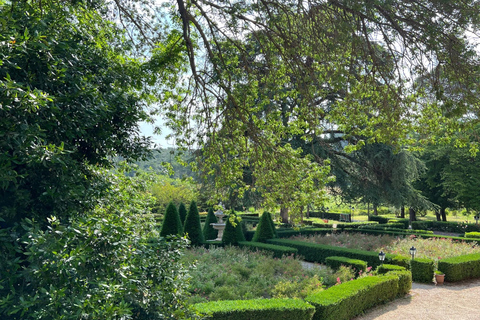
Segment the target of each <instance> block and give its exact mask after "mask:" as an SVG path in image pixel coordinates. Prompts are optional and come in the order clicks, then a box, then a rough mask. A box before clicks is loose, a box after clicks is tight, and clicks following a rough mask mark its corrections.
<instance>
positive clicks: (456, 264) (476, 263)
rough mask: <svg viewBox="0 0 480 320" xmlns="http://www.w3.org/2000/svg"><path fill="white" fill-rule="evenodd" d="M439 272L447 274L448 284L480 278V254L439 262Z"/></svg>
mask: <svg viewBox="0 0 480 320" xmlns="http://www.w3.org/2000/svg"><path fill="white" fill-rule="evenodd" d="M438 270H441V271H442V272H443V273H445V281H448V282H455V281H460V280H464V279H474V278H480V253H473V254H467V255H463V256H458V257H452V258H446V259H442V260H439V261H438Z"/></svg>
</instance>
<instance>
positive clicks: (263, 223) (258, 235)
mask: <svg viewBox="0 0 480 320" xmlns="http://www.w3.org/2000/svg"><path fill="white" fill-rule="evenodd" d="M272 224H273V220H272V217H271V216H270V213H269V212H266V211H265V212H264V213H263V214H262V217H261V218H260V222H259V223H258V225H257V229H256V230H255V234H254V235H253V239H252V241H254V242H267V240H268V239H273V238H275V232H274V231H273V228H272Z"/></svg>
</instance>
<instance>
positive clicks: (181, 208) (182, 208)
mask: <svg viewBox="0 0 480 320" xmlns="http://www.w3.org/2000/svg"><path fill="white" fill-rule="evenodd" d="M178 215H179V216H180V221H182V226H185V219H186V218H187V208H186V207H185V204H184V203H183V202H180V205H179V206H178Z"/></svg>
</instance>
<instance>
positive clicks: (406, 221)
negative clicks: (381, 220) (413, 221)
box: [388, 218, 410, 229]
mask: <svg viewBox="0 0 480 320" xmlns="http://www.w3.org/2000/svg"><path fill="white" fill-rule="evenodd" d="M390 223H401V224H403V227H402V228H403V229H408V226H409V225H410V219H406V218H398V219H390V220H388V224H390Z"/></svg>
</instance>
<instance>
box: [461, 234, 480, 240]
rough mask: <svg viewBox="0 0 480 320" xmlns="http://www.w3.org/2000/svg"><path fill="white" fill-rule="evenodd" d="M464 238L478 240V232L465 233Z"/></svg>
mask: <svg viewBox="0 0 480 320" xmlns="http://www.w3.org/2000/svg"><path fill="white" fill-rule="evenodd" d="M465 238H475V239H477V238H480V232H465Z"/></svg>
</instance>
